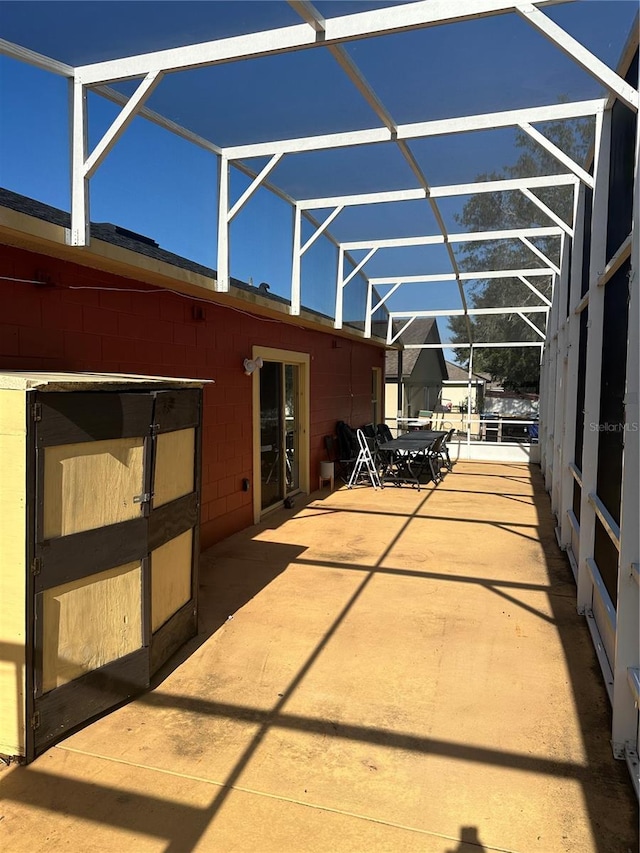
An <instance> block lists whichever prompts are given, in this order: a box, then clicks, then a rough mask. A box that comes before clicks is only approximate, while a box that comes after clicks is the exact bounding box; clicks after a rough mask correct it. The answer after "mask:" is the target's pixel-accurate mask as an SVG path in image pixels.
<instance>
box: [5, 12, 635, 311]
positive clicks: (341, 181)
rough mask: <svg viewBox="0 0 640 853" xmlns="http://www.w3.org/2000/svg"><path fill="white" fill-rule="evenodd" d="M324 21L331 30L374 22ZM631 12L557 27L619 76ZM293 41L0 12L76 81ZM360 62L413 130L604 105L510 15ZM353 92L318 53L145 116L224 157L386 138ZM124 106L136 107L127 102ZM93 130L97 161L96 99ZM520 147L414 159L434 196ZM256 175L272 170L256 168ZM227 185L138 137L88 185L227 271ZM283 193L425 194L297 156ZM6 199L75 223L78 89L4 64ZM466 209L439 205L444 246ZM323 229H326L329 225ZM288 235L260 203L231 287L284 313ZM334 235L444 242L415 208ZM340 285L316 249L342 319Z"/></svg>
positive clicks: (128, 18) (158, 139) (500, 134)
mask: <svg viewBox="0 0 640 853" xmlns="http://www.w3.org/2000/svg"><path fill="white" fill-rule="evenodd" d="M315 5H316V7H317V8H318V9H319V10H320V11H321V12H322V13H323V14H325V15H327V16H332V15H335V14H346V13H350V12H353V11H360V10H363V9H366V8H372V7H374V6H375V5H376V4H375V3H368V2H367V3H358V2H350V3H344V2H317V3H316V4H315ZM383 5H390V4H388V3H387V4H383ZM636 9H637V3H636V2H626V1H625V0H621V1H620V2H619V1H618V0H611V2H602V0H590V2H580V3H573V4H567V5H563V6H556V7H549V8H547V9H546V10H545V11H546V12H547V14H549V16H550V17H552V18H553V19H554V20H556V21H557V22H558V23H560V24H561V25H562V26H564V27H565V28H566V29H567V30H568V31H569V32H570V33H571V34H572V35H574V36H575V37H576V38H578V39H580V40H581V41H582V42H583V43H584V44H585V45H586V46H587V47H588V48H589V49H591V50H592V51H593V52H594V53H596V55H597V56H599V57H600V58H601V59H603V60H604V61H606V62H608V63H609V64H610V65H614V66H615V64H616V62H617V60H618V58H619V56H620V53H621V49H622V46H623V45H624V42H625V39H626V36H627V34H628V31H629V29H630V26H631V23H632V21H633V17H634V14H635V12H636ZM293 23H299V18H298V17H297V15H296V14H295V13H294V12H293V10H292V9H291V8H290V7H289V6H288V4H286V3H285V2H282V0H278V2H260V0H255V1H254V0H251V2H249V0H237V1H236V2H232V3H226V2H185V0H183V2H179V3H175V2H151V0H149V2H125V3H123V2H119V0H114V2H95V3H93V2H92V3H89V2H66V3H59V2H55V0H54V2H47V3H41V2H25V0H20V2H12V1H11V0H9V2H4V3H3V6H2V21H1V23H0V36H1V37H2V38H5V39H7V40H9V41H14V42H16V43H18V44H21V45H23V46H26V47H29V48H31V49H33V50H35V51H37V52H40V53H43V54H45V55H48V56H52V57H54V58H56V59H59V60H61V61H64V62H67V63H69V64H81V63H85V62H89V61H98V60H102V59H108V58H111V57H116V56H124V55H129V54H131V53H135V52H144V51H147V50H152V49H158V48H162V47H169V46H173V45H176V44H180V43H183V41H185V40H194V41H202V40H206V39H209V38H218V37H223V36H227V35H234V34H237V33H242V32H245V31H253V30H257V29H260V28H263V27H274V26H286V25H288V24H293ZM347 49H348V51H349V54H350V56H351V57H352V58H353V59H354V61H355V62H356V63H357V65H358V67H359V68H360V69H361V70H362V71H363V73H364V74H365V76H366V77H367V79H368V80H369V82H370V83H371V85H372V86H373V88H374V90H375V91H376V93H377V94H378V96H379V97H380V98H381V99H382V101H383V103H384V104H385V106H386V107H387V109H388V110H389V111H390V113H391V115H392V116H393V118H394V119H395V120H396V121H397V122H400V123H405V122H412V121H418V120H425V119H428V118H442V117H453V116H457V115H465V114H473V113H478V112H488V111H493V110H501V109H510V108H517V107H522V106H527V105H538V104H546V103H553V102H555V101H556V100H557V99H558V98H560V97H567V98H569V99H570V100H574V99H583V98H591V97H598V96H600V95H601V93H602V92H601V89H600V87H599V85H598V84H597V83H596V82H595V81H593V80H592V79H591V78H590V77H589V76H588V75H587V74H585V73H584V72H583V71H582V70H581V69H579V68H578V67H577V66H576V65H575V64H574V63H572V62H571V61H570V60H568V59H567V58H566V57H564V56H563V55H562V54H561V53H560V51H558V50H557V49H555V48H554V47H553V46H552V45H549V44H548V43H547V42H546V41H545V40H544V39H543V38H542V37H541V36H539V35H538V34H537V33H535V32H533V31H531V30H530V29H529V28H528V27H527V25H526V24H524V23H523V22H522V21H520V20H519V19H518V18H517V17H516V16H513V15H509V16H506V15H505V16H498V17H494V18H491V19H486V20H480V21H473V22H468V23H464V24H458V25H455V26H444V27H436V28H433V29H431V30H428V31H422V32H418V33H404V34H398V35H394V36H386V37H384V38H376V39H370V40H363V41H359V42H356V43H353V44H351V45H349V46H348V48H347ZM291 60H294V62H293V63H292V61H291ZM345 80H346V78H345V76H344V74H343V73H342V71H341V70H340V69H339V67H338V65H337V63H336V62H335V61H334V60H333V59H332V58H331V57H330V56H329V55H328V54H327V52H326V51H324V50H323V51H320V50H313V51H306V52H302V53H300V54H298V55H296V56H295V57H293V56H274V57H266V58H261V59H258V60H252V61H249V62H243V63H234V64H229V65H222V66H216V67H214V68H206V69H201V70H198V71H191V72H180V73H178V74H173V75H168V76H167V77H166V78H165V79H164V80H163V82H162V83H161V84H160V86H159V87H158V88H157V89H156V90H155V92H154V94H153V96H152V98H151V100H150V101H149V106H150V107H151V108H152V109H156V110H157V111H159V112H162V113H163V114H166V115H167V116H168V117H170V118H172V119H174V120H176V121H179V122H180V123H183V124H185V126H187V127H189V128H191V129H193V130H194V131H196V132H198V133H200V134H202V135H203V136H205V137H207V138H209V139H211V140H212V141H214V142H215V143H217V144H221V145H228V144H237V143H244V142H255V141H260V140H264V139H269V138H285V137H289V136H297V135H306V134H316V133H327V132H331V131H341V130H349V129H358V128H364V127H374V126H377V125H378V122H377V120H376V118H375V116H374V115H373V113H372V112H371V110H370V108H369V107H368V106H367V105H366V104H365V103H364V101H363V100H362V99H361V98H360V97H359V95H358V94H357V92H356V91H355V89H354V88H353V87H352V86H351V84H349V83H348V82H345ZM121 88H122V90H123V91H130V90H131V86H130V85H129V84H126V85H125V84H122V85H121ZM89 113H90V138H91V142H92V144H95V142H96V141H97V139H99V137H100V135H101V133H102V132H103V130H104V129H106V127H108V125H109V123H110V121H111V120H112V119H113V118H114V117H115V115H116V113H117V109H116V108H115V107H114V106H113V105H112V104H110V103H109V102H107V101H105V100H104V99H103V98H100V97H99V96H97V95H92V96H91V97H90V107H89ZM513 140H514V135H513V132H512V131H508V130H507V131H492V132H487V133H477V134H467V135H461V136H457V137H455V138H452V139H451V138H449V139H442V138H435V139H429V140H423V141H416V142H414V143H412V145H411V147H412V151H413V153H414V155H415V157H416V159H417V160H418V162H419V163H420V165H421V167H422V168H423V170H424V172H425V174H426V176H427V178H428V180H429V181H430V183H431V184H435V185H437V184H441V183H453V182H456V181H470V180H473V179H474V178H475V177H476V176H477V175H478V174H481V173H485V172H489V171H493V170H497V169H499V168H500V167H501V166H502V165H505V164H509V163H511V162H513V161H514V160H515V158H516V156H517V155H516V153H515V151H514V148H513ZM253 165H255V167H256V168H260V166H261V163H259V162H257V161H256V162H255V163H254V164H253ZM217 180H218V178H217V161H216V158H215V156H213V155H212V154H210V153H208V152H205V151H204V150H202V149H200V148H197V147H196V146H193V145H191V144H189V143H187V142H185V141H183V140H181V139H179V138H178V137H175V136H173V135H172V134H170V133H168V132H166V131H163V130H161V129H160V128H158V127H156V126H154V125H152V124H150V123H148V122H146V121H144V120H143V119H136V120H135V121H134V123H133V125H132V126H131V127H130V128H129V130H128V131H127V133H126V134H125V135H124V137H123V138H122V139H121V140H120V142H119V143H118V145H117V146H116V148H115V149H114V151H113V152H112V153H111V154H110V155H109V157H108V158H107V160H106V161H105V163H104V164H103V165H102V166H101V167H100V169H99V170H98V172H97V173H96V175H95V177H94V178H93V179H92V181H91V218H92V220H93V221H98V222H103V221H110V222H115V223H117V224H119V225H122V226H124V227H126V228H130V229H132V230H134V231H138V232H140V233H143V234H146V235H148V236H150V237H152V238H153V239H155V240H156V241H157V242H158V243H159V244H160V245H161V246H162V247H163V248H166V249H168V250H170V251H174V252H176V253H178V254H181V255H184V256H186V257H188V258H191V259H193V260H195V261H198V262H200V263H203V264H205V265H207V266H210V267H214V268H215V266H216V227H217ZM272 180H273V181H274V183H276V184H277V185H278V186H280V187H282V188H283V189H284V190H285V191H287V192H289V193H290V194H291V195H293V196H295V197H300V198H305V197H315V196H321V195H327V194H331V193H337V192H363V191H373V190H379V189H394V188H404V187H407V186H414V185H415V182H414V180H413V178H412V175H411V172H410V170H409V168H408V166H407V164H406V162H405V161H404V160H403V158H402V157H401V156H400V155H399V153H398V151H397V149H396V148H395V146H393V145H374V146H366V147H364V148H360V149H358V150H355V149H341V150H339V151H329V152H321V153H312V154H305V155H295V156H289V157H286V158H284V159H283V160H282V161H281V163H280V164H279V166H278V167H277V168H276V170H275V171H274V173H273V175H272ZM246 181H247V179H246V178H245V177H244V176H243V175H241V174H240V173H237V172H234V173H233V178H232V193H233V194H234V195H236V196H237V195H238V194H239V193H240V192H241V191H242V189H243V187H244V186H245V185H246ZM0 185H2V186H4V187H7V188H8V189H12V190H14V191H16V192H20V193H23V194H24V195H27V196H30V197H32V198H36V199H38V200H41V201H44V202H46V203H48V204H52V205H54V206H56V207H59V208H62V209H64V210H68V209H69V150H68V103H67V83H66V81H65V80H64V79H63V78H61V77H57V76H56V75H53V74H50V73H47V72H43V71H40V70H38V69H36V68H33V67H31V66H29V65H27V64H25V63H22V62H18V61H16V60H12V59H8V58H6V57H0ZM460 204H461V201H459V200H458V201H456V202H443V203H442V211H443V215H444V217H445V221H446V222H447V225H448V227H449V228H452V227H453V226H454V214H455V213H456V211H457V210H459V209H460ZM317 215H318V218H319V219H322V218H324V214H323V213H322V212H318V214H317ZM291 228H292V216H291V210H290V208H289V206H288V205H287V204H286V203H285V202H282V201H281V200H279V199H277V198H274V197H273V195H272V194H271V193H269V192H267V191H266V190H260V191H259V192H258V193H257V194H256V195H255V196H254V197H253V198H252V200H251V201H250V203H249V205H248V206H247V208H246V210H244V211H242V212H241V213H240V214H239V215H238V217H237V218H236V220H234V223H233V226H232V231H231V241H232V255H231V273H232V275H234V276H236V277H238V278H240V279H243V280H245V281H246V280H248V279H249V278H251V279H252V280H253V282H254V283H255V284H258V283H259V282H261V281H268V282H269V283H270V284H271V286H272V290H274V291H275V292H278V293H282V294H283V295H286V296H288V292H289V291H288V288H289V285H288V282H289V278H290V268H291V257H290V256H291V249H290V233H291ZM455 230H458V229H457V227H456V228H455ZM332 231H333V232H334V233H335V235H336V236H337V237H339V238H340V239H345V240H346V239H360V238H363V237H366V236H371V237H379V236H382V235H383V234H389V233H392V234H396V235H398V236H400V235H402V234H407V235H409V234H415V233H419V232H422V233H425V232H426V233H436V231H437V229H436V226H435V222H434V220H433V216H432V214H431V212H430V210H429V208H428V206H427V205H426V204H422V206H421V207H420V208H418V207H417V206H416V203H407V204H406V205H394V206H391V205H382V206H374V207H371V208H357V209H350V210H347V211H345V212H344V213H343V214H341V216H340V217H339V218H338V219H337V220H336V221H335V223H334V226H333V227H332ZM427 254H428V257H427ZM414 255H415V260H412V259H411V257H410V255H409V254H407V255H406V258H405V262H406V268H407V270H408V269H409V266H411V264H413V265H414V267H415V271H423V272H426V271H431V272H440V271H442V272H448V271H449V266H448V264H447V262H446V255H444V254H443V252H442V250H441V249H437V248H436V249H434V250H432V251H430V252H429V253H424V252H423V253H421V254H420V253H414ZM394 263H395V260H394V258H393V257H392V256H391V255H387V257H386V258H385V257H384V253H379V257H376V259H375V263H373V262H372V263H371V265H370V266H368V267H367V269H368V270H370V274H371V275H384V274H388V271H389V270H390V269H393V264H394ZM427 267H428V269H427ZM334 280H335V258H334V250H333V249H332V248H331V247H330V246H327V245H326V241H322V240H321V241H318V242H317V244H316V245H315V246H314V248H313V249H312V250H311V251H310V253H309V258H305V262H304V266H303V301H304V302H306V303H307V304H310V305H312V306H313V307H316V308H318V309H320V310H323V311H325V312H327V313H330V312H331V311H332V310H333V294H332V292H331V291H332V287H333V282H334ZM355 291H356V287H352V289H351V291H349V289H348V293H349V301H350V302H351V301H352V300H353V301H354V302H359V301H360V300H359V298H358V294H356V292H355ZM415 293H416V290H415V289H414V290H413V291H412V293H411V294H409V293H407V294H406V295H405V296H401V297H399V298H396V299H395V302H394V303H393V307H394V308H395V307H408V306H409V303H410V302H411V303H413V301H414V294H415ZM428 297H429V300H430V304H429V307H433V308H445V307H453V306H457V305H458V304H459V299H458V296H457V290H456V289H455V288H453V289H452V288H450V287H449V286H447V285H438V287H437V289H435V288H433V287H432V288H431V290H429V292H428ZM422 298H423V297H422ZM405 303H406V305H405Z"/></svg>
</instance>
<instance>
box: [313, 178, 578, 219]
mask: <svg viewBox="0 0 640 853" xmlns="http://www.w3.org/2000/svg"><path fill="white" fill-rule="evenodd" d="M577 180H578V179H577V178H576V176H575V175H573V174H571V175H547V176H546V177H535V178H507V179H506V180H501V181H475V182H473V183H470V184H449V185H443V186H439V187H430V188H429V191H428V195H429V196H430V197H431V198H448V197H451V196H460V195H476V194H477V193H494V192H509V191H515V190H523V191H524V190H530V189H531V188H536V187H557V186H571V185H572V184H575V183H576V182H577ZM426 197H427V191H426V190H424V189H422V188H421V187H420V188H417V189H406V190H390V191H386V192H373V193H359V194H356V195H341V196H340V195H339V196H327V197H326V198H306V199H301V200H300V201H299V202H298V204H299V205H300V207H301V208H302V209H303V210H313V209H318V210H319V209H322V208H325V207H336V205H339V204H341V205H343V206H344V207H351V206H353V205H360V204H384V203H387V202H395V201H419V200H422V199H425V198H426ZM534 198H536V199H537V196H534ZM537 201H540V200H539V199H537ZM540 204H542V202H540ZM545 208H546V205H545ZM545 212H546V211H545ZM554 215H555V214H554ZM558 219H559V220H560V221H559V222H557V224H558V225H560V223H561V222H563V220H561V219H560V217H558ZM563 224H564V226H565V228H568V227H569V226H567V225H566V223H564V222H563ZM560 227H562V225H560Z"/></svg>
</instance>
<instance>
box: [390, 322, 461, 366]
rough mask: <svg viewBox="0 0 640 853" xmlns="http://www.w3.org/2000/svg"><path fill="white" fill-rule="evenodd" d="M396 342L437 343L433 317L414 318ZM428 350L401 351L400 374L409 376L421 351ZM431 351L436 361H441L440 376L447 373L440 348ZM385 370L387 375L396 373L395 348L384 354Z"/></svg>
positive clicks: (438, 339)
mask: <svg viewBox="0 0 640 853" xmlns="http://www.w3.org/2000/svg"><path fill="white" fill-rule="evenodd" d="M398 342H399V343H401V344H402V345H403V346H405V345H406V344H424V343H427V342H428V343H439V342H440V333H439V330H438V324H437V322H436V319H435V317H429V318H428V319H420V318H416V319H415V320H414V321H413V322H412V323H411V324H410V325H409V326H408V327H407V328H406V329H405V330H404V331H403V332H402V334H401V335H400V337H399V339H398ZM427 352H429V350H420V349H405V350H404V351H403V353H402V376H403V377H405V378H407V377H409V376H411V374H412V373H413V370H414V368H415V366H416V364H417V362H418V359H419V358H420V356H421V355H422V354H423V353H427ZM432 352H433V353H434V354H435V355H437V356H438V361H439V362H441V364H440V367H441V370H442V376H443V377H445V376H446V375H447V372H446V367H445V362H444V356H443V355H442V350H441V349H437V350H436V349H434V350H432ZM385 371H386V375H387V376H389V377H393V376H397V375H398V352H397V350H388V351H387V354H386V356H385Z"/></svg>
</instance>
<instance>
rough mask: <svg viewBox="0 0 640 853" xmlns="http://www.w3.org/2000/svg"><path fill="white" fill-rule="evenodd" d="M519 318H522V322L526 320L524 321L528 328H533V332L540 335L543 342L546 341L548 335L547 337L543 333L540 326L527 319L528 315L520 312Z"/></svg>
mask: <svg viewBox="0 0 640 853" xmlns="http://www.w3.org/2000/svg"><path fill="white" fill-rule="evenodd" d="M518 317H520V319H521V320H524V321H525V323H526V324H527V325H528V326H531V328H532V329H533V331H534V332H535V333H536V334H537V335H540V337H541V338H542V340H544V339H545V338H546V335H545V333H544V332H543V331H542V329H541V328H540V327H539V326H536V324H535V323H534V322H533V321H532V320H530V319H529V318H528V317H527V315H526V314H523V313H522V311H518Z"/></svg>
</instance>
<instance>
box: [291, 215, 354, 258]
mask: <svg viewBox="0 0 640 853" xmlns="http://www.w3.org/2000/svg"><path fill="white" fill-rule="evenodd" d="M343 209H344V208H342V207H336V209H335V210H333V211H332V212H331V213H330V214H329V216H327V218H326V219H325V220H324V222H323V223H321V225H320V226H319V227H318V228H316V230H315V231H314V232H313V234H312V235H311V237H309V239H308V240H307V242H306V243H305V244H304V246H302V248H301V249H300V254H301V255H304V253H305V252H306V251H307V249H308V248H310V247H311V246H312V245H313V244H314V243H315V241H316V240H317V239H318V237H320V235H321V234H322V232H323V231H325V230H326V229H327V228H328V227H329V225H331V223H332V222H333V220H334V219H335V218H336V216H339V215H340V213H342V211H343Z"/></svg>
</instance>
